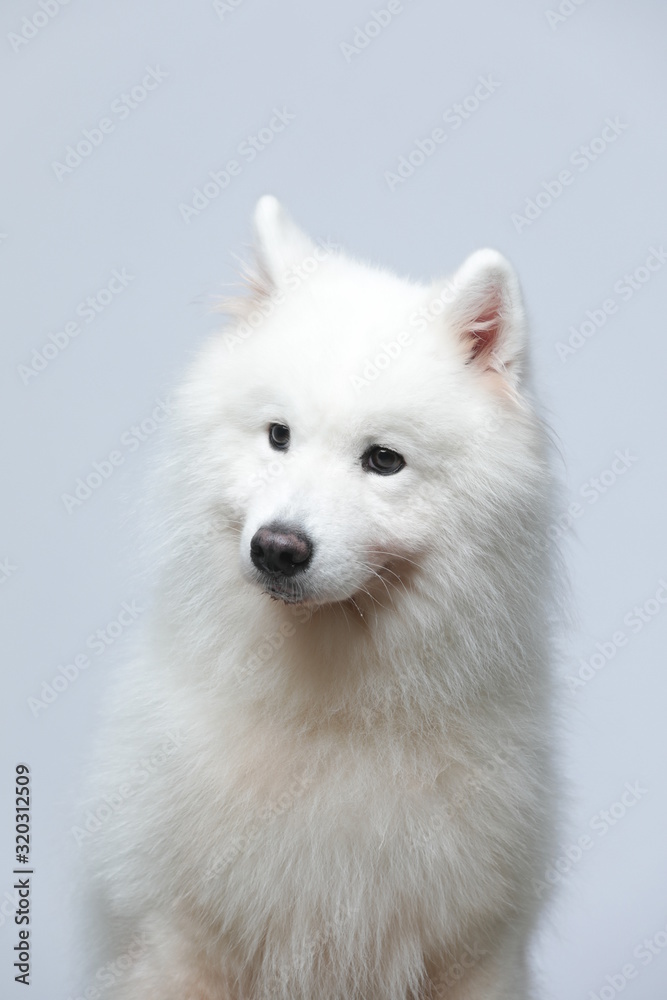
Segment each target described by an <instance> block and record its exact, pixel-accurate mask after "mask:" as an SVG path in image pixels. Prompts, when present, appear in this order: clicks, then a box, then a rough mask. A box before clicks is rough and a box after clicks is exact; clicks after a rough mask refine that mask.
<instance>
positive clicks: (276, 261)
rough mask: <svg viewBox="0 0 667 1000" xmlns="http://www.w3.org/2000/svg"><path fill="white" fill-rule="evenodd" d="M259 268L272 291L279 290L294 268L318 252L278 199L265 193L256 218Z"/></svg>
mask: <svg viewBox="0 0 667 1000" xmlns="http://www.w3.org/2000/svg"><path fill="white" fill-rule="evenodd" d="M253 225H254V230H255V254H256V259H257V268H258V270H259V271H260V274H261V276H262V278H263V279H264V281H265V282H266V284H267V285H268V286H269V288H272V289H273V288H279V287H280V285H281V284H282V282H283V278H284V276H285V274H286V273H287V272H288V271H289V270H290V268H292V267H294V266H295V265H298V264H300V263H301V262H302V261H303V259H304V258H305V257H308V256H309V255H310V254H312V253H313V251H314V250H315V246H314V244H313V243H312V241H311V240H310V239H309V238H308V237H307V236H306V234H305V233H303V232H302V231H301V230H300V229H299V227H298V226H297V225H296V223H295V222H293V221H292V219H291V218H290V216H289V215H288V214H287V212H286V211H285V209H284V208H283V207H282V205H281V204H280V202H279V201H278V199H277V198H274V197H273V195H270V194H265V195H264V196H263V197H262V198H260V199H259V201H258V202H257V204H256V206H255V213H254V216H253Z"/></svg>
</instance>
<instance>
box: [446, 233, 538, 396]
mask: <svg viewBox="0 0 667 1000" xmlns="http://www.w3.org/2000/svg"><path fill="white" fill-rule="evenodd" d="M451 285H452V287H453V290H454V291H453V294H454V298H453V301H452V303H451V305H450V307H449V310H448V312H447V322H448V325H449V327H450V329H452V330H453V332H454V333H455V334H456V335H457V336H458V337H460V339H461V340H462V341H463V344H464V346H465V348H466V350H467V353H468V359H469V362H470V363H471V364H474V365H476V366H477V367H478V368H480V369H482V370H485V371H496V372H498V373H500V374H501V375H503V376H504V377H505V378H506V379H507V381H509V382H510V383H512V384H513V385H517V384H518V383H519V381H520V379H521V374H522V369H523V362H524V355H525V346H526V317H525V312H524V308H523V302H522V297H521V289H520V288H519V282H518V279H517V277H516V274H515V272H514V268H513V267H512V265H511V264H510V263H509V261H507V260H506V259H505V258H504V257H503V256H502V254H500V253H498V252H497V251H496V250H478V251H477V252H476V253H474V254H472V255H471V256H470V257H468V258H467V260H466V261H465V262H464V263H463V265H462V266H461V267H460V268H459V270H458V271H457V272H456V274H455V275H454V277H453V279H452V280H451Z"/></svg>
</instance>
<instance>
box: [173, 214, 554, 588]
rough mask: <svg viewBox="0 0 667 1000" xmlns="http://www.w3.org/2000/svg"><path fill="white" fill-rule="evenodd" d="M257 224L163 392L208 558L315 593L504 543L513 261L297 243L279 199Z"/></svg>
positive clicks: (527, 456)
mask: <svg viewBox="0 0 667 1000" xmlns="http://www.w3.org/2000/svg"><path fill="white" fill-rule="evenodd" d="M254 224H255V234H256V262H255V267H254V270H253V271H252V273H251V274H250V275H249V285H250V294H249V295H246V296H244V297H242V298H241V299H240V300H236V301H235V302H233V303H232V304H231V306H229V311H230V312H231V314H232V321H231V323H230V324H229V325H228V326H227V327H226V328H225V329H224V330H223V331H222V333H221V334H219V335H218V336H216V337H214V338H213V340H212V341H211V342H210V343H209V344H208V345H207V347H206V348H205V349H204V351H203V352H202V354H201V355H200V357H199V359H198V360H197V362H196V364H195V365H194V366H193V369H192V371H191V373H190V377H189V379H188V381H187V383H186V385H185V387H184V389H183V391H182V393H181V396H180V405H179V412H180V415H181V425H182V433H183V436H184V440H185V441H186V443H187V448H188V454H189V460H188V468H187V471H186V472H184V473H182V475H183V476H185V478H186V480H187V482H188V484H189V486H190V487H191V490H192V504H193V505H194V506H193V510H194V509H195V506H196V504H199V507H198V508H197V509H196V512H195V513H196V517H197V518H199V519H200V521H201V520H202V519H204V518H209V519H210V518H211V517H213V516H214V517H215V518H216V519H217V522H218V524H219V527H220V530H219V539H220V547H219V550H218V555H217V558H219V559H220V561H221V563H222V561H223V560H224V563H225V565H224V569H223V567H222V565H221V566H220V572H225V573H227V574H230V573H233V574H236V575H237V577H238V578H239V579H238V586H240V587H242V586H243V582H244V581H245V583H250V584H251V585H252V586H253V587H255V588H259V589H260V590H261V591H264V592H265V593H266V594H268V595H270V596H272V597H275V598H280V599H282V600H283V601H285V602H288V603H301V602H306V603H309V604H315V605H326V604H331V603H336V602H343V601H347V600H353V601H356V602H359V601H364V600H373V601H375V602H377V603H380V604H382V603H383V602H384V601H386V600H392V599H394V598H396V597H397V596H398V595H400V594H406V593H407V591H408V589H409V586H410V585H411V582H412V581H413V580H414V579H415V577H419V575H420V573H421V572H422V571H423V569H424V568H425V567H428V569H429V574H430V579H431V580H432V579H433V575H434V574H436V575H439V576H440V578H444V577H445V576H447V575H448V574H449V576H450V577H451V576H452V575H454V576H455V575H456V574H459V575H460V574H465V573H466V567H467V566H469V565H470V563H471V562H472V561H474V559H475V558H477V557H483V554H484V552H486V553H488V552H490V551H492V550H493V548H494V546H495V545H496V544H500V542H501V541H502V542H503V543H504V542H506V541H507V539H508V538H513V537H514V535H515V533H516V530H517V525H518V524H519V522H520V521H521V519H522V517H524V515H525V514H526V511H527V509H528V507H529V506H530V504H529V503H528V504H527V502H526V497H532V495H533V493H532V492H531V490H532V491H533V492H534V479H535V476H534V470H535V462H536V461H537V462H538V464H539V461H540V459H539V449H540V445H539V441H538V437H537V436H536V434H535V420H534V417H533V416H532V413H531V411H530V407H529V406H528V404H527V403H526V400H525V397H524V383H525V368H526V337H525V320H524V311H523V307H522V303H521V295H520V291H519V286H518V283H517V280H516V277H515V275H514V272H513V270H512V268H511V267H510V265H509V264H508V262H507V261H506V260H505V259H504V258H503V257H502V256H501V255H500V254H498V253H496V252H495V251H492V250H482V251H479V252H477V253H475V254H473V255H472V256H471V257H469V258H468V259H467V260H466V262H465V263H464V264H463V266H462V267H461V268H460V269H459V270H458V271H457V272H456V273H455V274H454V275H453V277H451V278H449V279H447V280H443V281H439V282H433V283H430V284H420V283H414V282H411V281H407V280H404V279H401V278H398V277H396V276H394V275H393V274H390V273H389V272H387V271H384V270H380V269H378V268H376V267H372V266H369V265H367V264H365V263H361V262H359V261H355V260H352V259H350V258H348V257H346V256H344V255H343V254H342V253H340V252H339V251H338V250H337V249H336V248H334V247H332V246H331V245H330V244H327V243H314V242H312V241H311V240H310V239H309V238H308V237H306V236H305V235H304V234H303V233H302V232H301V231H300V230H299V229H298V228H297V226H296V225H295V224H294V223H293V222H292V221H291V219H290V218H289V217H288V216H287V214H286V213H285V212H284V210H283V209H282V208H281V206H280V205H279V203H278V202H277V201H276V199H275V198H272V197H269V196H267V197H264V198H262V199H261V200H260V201H259V203H258V205H257V208H256V211H255V218H254ZM531 476H532V479H531ZM529 479H531V483H530V484H529V483H528V480H529ZM524 487H525V489H524ZM522 507H523V510H522V509H521V508H522ZM200 527H201V525H200ZM196 530H200V528H198V529H196Z"/></svg>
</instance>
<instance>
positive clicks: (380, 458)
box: [362, 446, 405, 476]
mask: <svg viewBox="0 0 667 1000" xmlns="http://www.w3.org/2000/svg"><path fill="white" fill-rule="evenodd" d="M362 465H363V467H364V468H365V469H366V470H370V471H371V472H377V473H380V475H385V476H390V475H393V474H394V473H395V472H400V471H401V469H402V468H403V466H404V465H405V461H404V459H403V456H402V455H399V454H398V452H397V451H392V450H391V448H380V447H379V446H375V447H374V448H369V450H368V451H367V452H366V454H365V455H364V457H363V459H362Z"/></svg>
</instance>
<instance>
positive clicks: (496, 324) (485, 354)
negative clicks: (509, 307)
mask: <svg viewBox="0 0 667 1000" xmlns="http://www.w3.org/2000/svg"><path fill="white" fill-rule="evenodd" d="M502 305H503V302H502V295H501V293H500V290H499V289H498V288H497V287H496V288H493V289H492V290H490V291H489V294H488V296H487V299H486V302H485V305H484V309H483V310H482V311H481V312H480V313H478V314H477V316H476V317H475V319H474V320H473V321H472V322H471V323H470V325H469V326H468V334H469V337H470V342H471V347H470V357H471V358H472V359H473V360H475V361H477V360H480V359H481V360H485V361H487V362H488V360H489V359H490V356H491V354H492V353H493V348H494V346H495V344H496V342H497V340H498V336H499V334H500V328H501V324H502Z"/></svg>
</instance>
